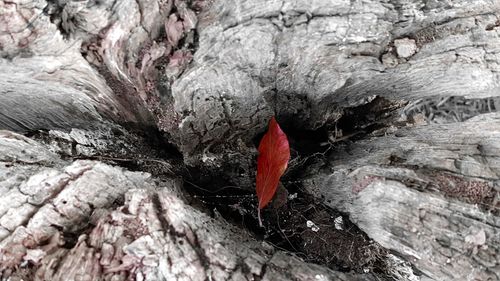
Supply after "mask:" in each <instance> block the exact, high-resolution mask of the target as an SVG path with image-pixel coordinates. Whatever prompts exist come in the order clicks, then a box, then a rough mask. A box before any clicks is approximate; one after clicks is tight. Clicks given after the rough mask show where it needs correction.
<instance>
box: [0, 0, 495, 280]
mask: <svg viewBox="0 0 500 281" xmlns="http://www.w3.org/2000/svg"><path fill="white" fill-rule="evenodd" d="M200 9H201V10H202V11H201V12H200V13H195V12H194V10H200ZM499 13H500V1H499V0H489V1H487V0H459V1H423V0H410V1H399V0H396V1H393V0H391V1H390V0H383V1H375V0H368V1H333V2H332V1H326V0H318V1H292V0H271V1H264V0H258V1H254V0H252V1H247V0H238V1H232V2H231V1H229V2H228V1H223V0H214V1H194V3H192V6H189V5H188V4H187V2H185V1H181V0H167V1H150V0H138V1H132V0H123V1H92V0H88V1H87V0H86V1H44V0H34V1H4V2H2V3H0V22H1V23H2V24H1V25H0V129H8V130H11V131H16V132H30V133H33V132H36V131H38V130H42V131H47V132H48V135H49V143H48V144H47V143H39V142H36V141H34V140H30V139H28V138H26V137H23V136H20V135H17V134H16V133H13V132H10V131H9V132H7V131H3V132H2V133H1V135H0V159H1V163H2V164H1V165H2V167H1V170H0V178H1V185H0V200H1V201H2V204H0V210H1V211H2V212H1V214H2V216H1V218H0V236H1V237H2V242H0V247H2V249H4V250H5V249H7V250H8V252H4V253H8V254H6V255H3V256H0V257H1V258H2V260H1V261H0V267H1V268H2V269H5V270H3V271H2V273H1V274H3V276H7V275H10V276H13V277H12V278H13V279H14V278H19V279H21V278H23V277H22V276H23V274H27V276H29V277H33V276H35V274H39V275H37V276H38V277H37V278H39V279H40V280H43V279H54V280H55V279H57V278H59V279H71V276H73V275H70V274H73V273H74V274H75V275H74V276H76V274H78V273H83V272H85V274H90V275H89V276H90V277H91V278H102V279H109V278H112V277H114V278H116V279H117V280H121V279H124V278H126V276H125V275H126V274H136V275H135V277H137V278H139V277H140V276H144V277H145V279H146V280H157V279H161V278H164V279H172V278H176V279H183V278H184V279H186V280H198V279H203V280H205V279H206V278H208V276H212V277H213V278H214V279H216V280H219V279H220V280H224V279H232V280H244V279H249V278H250V277H252V276H253V277H262V278H263V279H264V280H290V279H293V278H295V279H297V280H308V279H311V280H316V278H319V280H321V278H322V276H323V277H325V279H326V280H328V278H331V279H334V280H338V279H340V280H372V279H374V278H383V277H384V276H385V275H384V276H373V275H364V274H356V273H345V274H344V273H339V272H333V271H331V270H328V269H325V268H324V267H322V266H316V265H310V264H306V263H304V262H302V261H300V260H299V259H297V258H294V257H289V256H287V255H284V254H283V253H282V252H279V251H276V250H274V249H273V248H272V247H270V246H268V245H262V244H260V243H258V242H256V241H254V240H253V239H252V238H249V236H248V235H247V234H245V233H244V232H243V231H241V230H239V229H234V227H232V226H229V225H226V224H224V222H223V221H222V220H221V219H220V218H217V219H216V220H211V219H209V218H208V217H207V216H206V215H204V214H202V213H201V212H200V211H198V210H195V209H193V208H192V207H190V206H188V205H186V204H185V203H184V202H183V201H182V200H181V199H180V198H179V197H180V193H179V192H178V191H176V186H177V185H176V184H177V183H176V182H175V180H173V179H169V180H167V181H166V182H163V183H158V179H155V178H151V176H150V175H148V174H144V173H140V172H129V171H125V170H123V169H121V168H117V167H113V166H109V165H107V164H103V163H101V162H92V161H90V162H89V161H73V160H69V159H68V160H63V159H61V158H60V155H64V156H65V157H67V156H84V157H94V156H96V155H99V154H100V153H102V152H106V153H108V152H110V151H111V150H113V149H117V150H121V149H123V151H122V153H124V154H127V153H128V154H129V155H130V156H131V157H135V156H140V157H142V156H143V155H141V153H140V149H139V148H137V146H138V144H139V143H140V141H138V142H136V141H135V139H134V138H133V137H130V138H129V137H128V135H127V137H123V136H122V137H120V136H119V135H123V134H124V133H123V132H126V131H125V129H123V128H122V127H120V126H119V125H117V122H118V123H128V122H132V123H136V124H138V125H139V126H140V127H142V128H145V129H146V128H147V127H151V126H154V127H157V128H158V129H160V130H162V131H163V132H165V133H166V137H167V138H168V141H169V142H171V143H173V144H174V145H175V146H176V147H177V148H178V149H179V151H180V152H181V154H182V156H183V158H184V159H183V160H184V162H185V164H188V165H193V166H197V167H202V169H204V170H205V171H207V172H212V173H213V172H218V171H221V170H222V171H224V177H225V178H226V179H231V180H232V181H233V183H234V184H236V185H238V186H240V187H241V188H244V189H245V188H246V189H253V181H254V175H253V173H252V171H254V170H255V166H254V164H255V155H256V149H255V145H254V143H253V141H254V139H255V137H256V136H257V135H258V134H259V133H262V132H263V130H264V128H265V126H266V122H267V120H268V119H269V117H270V116H272V115H277V117H278V119H279V120H280V122H282V123H283V125H284V127H285V128H286V129H289V130H297V131H300V130H317V129H325V130H331V131H330V132H329V133H330V135H334V133H333V128H335V126H336V124H337V121H339V120H340V118H342V117H345V116H346V114H347V113H348V112H349V110H353V109H356V108H359V107H360V106H363V105H370V104H372V103H373V101H377V99H376V97H382V98H384V99H386V100H387V101H388V102H389V103H391V104H392V106H393V109H395V108H397V107H401V109H400V111H398V112H396V113H394V112H393V115H400V116H397V117H398V118H399V117H400V118H399V119H397V118H395V119H390V118H389V119H388V120H386V121H385V123H384V122H382V123H384V124H383V125H384V129H383V130H380V131H378V132H369V131H368V132H363V133H362V134H361V138H362V139H361V140H359V141H356V142H354V143H352V144H349V145H347V146H336V148H335V149H334V150H332V151H333V153H332V154H331V155H332V156H331V158H330V159H327V161H326V163H327V167H326V168H325V167H323V168H321V169H320V170H318V169H316V168H313V167H310V170H308V171H306V172H309V173H310V174H306V177H305V179H300V180H303V181H304V188H305V189H306V190H309V191H310V192H311V193H312V194H315V195H316V196H318V199H321V196H323V197H324V198H326V199H325V200H324V201H321V202H323V203H324V204H327V205H329V206H331V207H332V208H336V209H340V210H342V211H344V212H346V213H347V214H348V215H349V216H350V218H351V219H352V220H353V221H354V222H355V223H356V224H357V225H359V226H360V227H361V228H362V229H363V230H364V231H365V232H366V233H367V234H368V236H370V237H371V238H372V239H374V240H375V241H376V242H378V243H380V244H381V245H383V246H384V247H386V248H388V249H391V250H394V253H395V254H397V255H399V256H400V258H402V259H403V260H400V258H397V257H396V256H393V259H394V260H393V261H392V262H393V264H394V265H393V267H392V268H391V269H392V270H393V271H394V272H393V273H392V275H391V277H392V278H395V279H397V280H419V279H421V280H429V279H430V280H473V279H474V278H479V279H487V278H491V279H492V280H498V279H500V278H499V276H498V271H499V268H498V267H499V263H500V262H499V261H498V245H499V240H500V239H499V238H498V235H499V232H500V231H499V229H498V228H499V222H498V201H499V199H498V196H499V195H498V179H499V178H498V177H499V174H498V172H499V171H498V163H499V161H498V159H497V158H498V155H499V154H498V149H497V148H498V145H497V143H498V138H499V137H500V136H499V133H498V128H499V127H500V124H499V123H498V114H497V113H494V112H496V111H497V110H498V109H497V108H498V105H499V98H498V97H499V90H500V77H499V70H500V68H499V67H500V35H499V33H500V27H499V26H500V23H499V18H498V14H499ZM195 28H196V32H195V30H194V29H195ZM163 30H166V32H165V33H164V32H163ZM195 33H196V34H195ZM406 103H408V104H407V105H406V106H405V104H406ZM404 106H405V107H404ZM403 107H404V108H403ZM370 110H373V111H377V109H376V108H375V109H373V108H372V109H370ZM492 112H493V113H492ZM486 113H490V114H486ZM358 114H359V113H358ZM369 114H373V112H369ZM369 114H367V115H369ZM470 118H472V119H471V120H469V119H470ZM427 123H430V125H428V124H427ZM435 123H440V124H441V125H438V124H435ZM351 129H358V130H362V129H363V128H351ZM116 130H117V131H119V132H121V133H119V134H114V133H113V131H116ZM125 134H126V133H125ZM363 134H365V135H363ZM338 137H342V136H338ZM344 137H346V138H347V139H348V138H349V137H348V136H344ZM61 139H62V140H65V141H66V142H64V141H61ZM333 140H334V141H335V143H337V141H336V139H333ZM50 141H53V143H50ZM68 143H70V145H68ZM73 144H74V145H75V146H74V147H73V146H72V145H73ZM115 145H116V146H115ZM318 145H320V144H319V143H318ZM75 152H76V155H75V154H74V153H75ZM65 159H67V158H65ZM169 167H170V166H169ZM169 167H167V169H169ZM238 168H239V169H238ZM226 170H227V172H226ZM241 170H243V171H245V173H240V171H241ZM235 171H238V172H237V173H236V172H235ZM172 174H175V173H172ZM353 188H354V189H355V191H356V192H358V193H353V190H352V189H353ZM470 189H473V190H475V192H473V193H469V191H470ZM460 192H464V193H465V194H464V195H461V194H460ZM454 193H458V194H454ZM122 197H123V198H125V200H121V199H122ZM115 201H116V202H115ZM122 201H123V202H122ZM63 202H66V203H63ZM65 205H67V207H66V206H65ZM75 206H78V208H76V207H75ZM125 210H128V212H127V211H125ZM169 210H170V211H169ZM165 213H166V214H165ZM181 216H185V217H183V218H185V219H186V221H182V222H180V218H181ZM89 220H90V221H91V222H92V224H89ZM139 221H140V222H141V224H139V223H137V222H139ZM130 222H135V223H130ZM96 224H97V226H96ZM125 230H126V231H128V233H129V234H130V235H129V236H130V237H132V238H130V237H127V236H126V235H125V236H123V237H124V238H122V239H121V240H120V239H119V238H117V237H116V236H114V235H117V234H116V233H122V232H123V231H125ZM206 230H210V234H208V233H206ZM115 231H116V232H115ZM84 233H86V234H84ZM68 234H71V237H69V238H68V237H66V238H64V237H63V236H68ZM177 236H178V237H177ZM65 239H69V240H72V239H74V240H78V242H77V243H76V244H74V243H73V242H75V241H73V242H72V241H66V242H65V243H66V247H67V248H68V249H67V248H65V247H63V246H62V245H61V243H63V242H61V241H64V240H65ZM103 241H106V242H103ZM47 242H48V244H44V243H47ZM73 244H74V245H73ZM151 245H153V246H152V247H151ZM165 249H169V251H166V250H165ZM268 249H269V251H270V252H267V251H268ZM16 251H18V252H16ZM110 253H113V257H110V256H111V254H110ZM114 253H116V255H114ZM168 258H170V263H169V259H168ZM23 260H30V261H32V262H34V263H35V264H36V265H37V266H36V268H34V269H33V268H32V270H35V269H36V272H34V271H30V270H29V269H26V267H25V265H26V262H25V261H23ZM98 260H99V261H98ZM51 261H52V262H53V263H50V262H51ZM84 261H85V262H86V261H89V262H88V263H85V262H84ZM117 261H122V262H123V264H122V267H120V266H118V265H117ZM159 261H165V262H166V263H162V265H168V266H167V267H166V268H165V267H155V266H154V265H157V264H158V263H159ZM193 261H194V262H193ZM387 262H388V263H389V264H390V263H391V261H390V260H388V261H387ZM408 262H409V263H411V266H413V267H414V269H415V270H413V269H412V268H411V266H410V265H409V264H408ZM54 265H60V266H54ZM83 265H85V266H88V267H84V266H83ZM184 265H186V266H188V265H191V268H190V269H191V271H186V272H184V273H181V271H182V268H183V267H182V266H184ZM7 268H8V269H7ZM13 269H14V270H13ZM73 269H74V271H72V270H73ZM80 270H81V271H80ZM120 270H121V271H120ZM420 273H423V275H422V276H420V277H419V276H418V275H419V274H420ZM183 274H184V275H183ZM252 274H254V275H252ZM3 276H2V278H3ZM356 278H357V279H356Z"/></svg>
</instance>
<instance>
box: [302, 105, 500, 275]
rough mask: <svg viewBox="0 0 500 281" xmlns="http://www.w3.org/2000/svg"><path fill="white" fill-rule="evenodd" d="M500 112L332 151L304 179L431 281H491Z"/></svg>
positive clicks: (497, 240)
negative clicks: (326, 164)
mask: <svg viewBox="0 0 500 281" xmlns="http://www.w3.org/2000/svg"><path fill="white" fill-rule="evenodd" d="M499 121H500V114H498V113H494V114H489V115H484V116H481V117H476V118H473V119H470V120H468V121H465V122H461V123H448V124H442V125H437V124H430V125H421V126H416V127H410V128H405V129H400V130H397V131H396V132H393V133H390V134H387V135H386V136H382V137H368V138H366V139H365V140H362V141H357V142H355V143H352V144H349V145H346V146H342V147H339V148H337V149H334V150H333V151H332V153H331V156H330V162H329V168H327V169H324V170H322V171H319V172H316V173H314V174H313V175H311V177H310V178H309V179H308V180H306V181H305V182H304V187H305V188H307V189H308V190H309V191H310V192H311V193H312V194H316V195H317V196H318V197H321V198H324V202H325V203H326V204H327V205H329V206H332V207H335V208H338V209H340V210H342V211H344V212H346V213H348V214H349V216H350V218H351V219H352V220H353V221H354V222H355V223H356V224H357V225H358V226H360V227H361V228H362V229H363V230H364V231H365V232H366V233H367V234H368V235H369V236H370V237H371V238H373V239H374V240H375V241H377V242H379V243H381V244H382V245H383V246H384V247H386V248H389V249H392V250H394V251H396V252H398V253H400V254H401V255H403V256H406V257H407V258H408V259H409V260H410V261H411V262H412V263H413V264H414V266H415V267H416V268H417V269H418V270H419V271H422V272H423V273H424V274H425V276H426V277H427V278H429V279H431V280H458V279H467V280H474V279H476V280H488V279H491V280H497V279H499V278H500V276H499V275H498V273H499V272H500V263H499V262H498V256H499V251H500V248H499V245H500V218H499V214H500V213H499V212H500V188H499V185H498V179H499V173H500V165H499V164H500V150H499V148H500V146H499V145H498V140H499V139H500V122H499Z"/></svg>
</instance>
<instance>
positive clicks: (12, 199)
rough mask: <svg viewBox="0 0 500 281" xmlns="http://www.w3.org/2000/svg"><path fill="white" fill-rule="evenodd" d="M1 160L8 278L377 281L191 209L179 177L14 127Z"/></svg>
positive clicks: (1, 237) (1, 255)
mask: <svg viewBox="0 0 500 281" xmlns="http://www.w3.org/2000/svg"><path fill="white" fill-rule="evenodd" d="M0 165H2V169H1V171H2V172H1V174H0V186H1V189H0V206H1V207H0V278H2V280H20V279H24V280H26V279H28V280H77V279H78V280H80V279H82V278H83V279H88V280H129V279H134V280H137V279H140V280H207V278H208V279H212V280H251V279H255V278H259V279H260V280H375V279H373V278H374V277H372V276H370V275H356V274H349V273H340V272H334V271H331V270H329V269H327V268H325V267H322V266H318V265H312V264H306V263H304V262H302V261H301V260H300V259H298V258H296V257H293V256H290V255H288V254H286V253H284V252H281V251H277V250H275V249H274V248H273V247H272V245H270V244H267V243H266V242H258V241H256V240H254V239H253V238H251V237H250V236H249V235H248V234H247V233H245V232H243V231H241V230H240V229H237V228H235V227H234V226H231V225H230V224H228V223H226V222H224V220H223V219H221V218H216V219H213V218H210V217H209V216H207V215H205V214H203V213H201V212H200V211H198V210H196V209H194V208H192V207H190V206H188V205H186V204H185V203H184V201H183V200H182V199H180V197H179V195H180V194H181V193H180V191H179V181H176V180H173V179H170V180H163V181H158V180H154V179H153V178H151V176H150V175H149V174H147V173H140V172H128V171H125V170H123V169H120V168H116V167H112V166H109V165H106V164H103V163H100V162H96V161H75V162H73V163H71V162H66V161H63V160H61V159H59V158H58V156H57V155H55V154H53V153H51V152H50V151H48V150H47V149H46V148H45V147H44V146H43V145H41V144H39V143H36V142H34V141H32V140H29V139H27V138H25V137H23V136H20V135H17V134H15V133H11V132H7V131H3V132H2V133H1V135H0ZM20 175H22V176H20ZM9 278H10V279H9Z"/></svg>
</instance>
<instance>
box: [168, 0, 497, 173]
mask: <svg viewBox="0 0 500 281" xmlns="http://www.w3.org/2000/svg"><path fill="white" fill-rule="evenodd" d="M499 11H500V1H497V0H495V1H483V0H480V1H476V0H461V1H453V3H451V2H443V1H335V2H331V1H326V0H325V1H321V0H319V1H306V2H297V1H287V0H273V1H243V0H242V1H234V2H230V3H228V2H226V1H214V3H213V4H212V5H211V6H210V7H209V8H208V9H206V10H205V11H204V12H202V13H201V14H200V20H199V27H198V32H199V47H198V50H197V52H196V53H195V54H194V57H193V62H192V64H191V65H190V67H189V70H188V71H186V72H185V73H184V74H183V75H182V76H181V77H180V78H179V79H178V80H177V81H176V82H175V83H174V84H173V86H172V96H173V99H174V103H175V111H176V112H178V113H179V114H181V115H182V118H181V120H180V123H179V130H178V132H175V131H172V130H169V131H170V132H172V135H173V137H174V141H175V142H176V143H177V144H178V145H179V147H180V149H181V151H182V152H183V153H184V154H185V157H186V160H188V161H190V162H192V163H193V164H199V163H200V162H202V163H203V165H214V166H217V165H223V163H227V162H228V161H229V162H230V161H231V159H228V158H227V157H225V155H226V154H227V153H228V151H232V152H233V153H235V154H236V155H240V154H243V155H247V154H251V151H252V148H253V144H252V140H253V138H254V137H255V136H256V135H257V134H258V133H260V132H262V130H263V128H264V127H265V125H266V123H267V122H266V121H267V120H268V118H269V117H270V116H271V115H273V114H274V115H277V117H278V121H280V122H282V123H283V124H284V126H285V128H290V129H292V130H297V129H301V130H314V129H316V128H319V127H321V126H324V125H326V126H330V127H332V126H333V125H334V123H335V121H337V120H338V119H339V118H340V117H341V116H342V114H343V109H344V108H346V107H353V106H357V105H360V104H364V103H366V102H368V101H370V100H371V99H373V97H374V96H382V97H386V98H388V99H390V100H391V101H395V102H399V101H413V100H417V99H420V98H424V97H433V96H450V95H454V96H466V97H469V98H479V97H490V96H496V95H498V92H499V90H500V82H499V81H500V79H499V74H498V71H499V65H500V64H499V62H500V55H499V50H500V36H499V32H500V31H499V30H500V29H499V28H498V25H497V23H498V16H497V15H498V12H499ZM395 40H400V41H397V42H415V44H416V46H415V50H414V51H416V53H415V54H413V56H411V57H407V55H408V54H409V53H408V54H403V57H404V58H401V60H400V59H398V58H397V54H398V52H399V53H400V57H401V49H400V50H399V51H397V50H396V49H395V48H397V47H398V44H397V43H395ZM401 40H403V41H401ZM395 45H396V46H395ZM400 47H401V46H400ZM412 52H413V51H412ZM391 56H392V57H393V58H391ZM382 57H384V58H385V59H383V60H381V58H382ZM384 61H386V62H389V65H386V64H384ZM221 135H222V136H223V137H222V138H221ZM238 153H240V154H238ZM244 160H246V158H245V156H239V157H238V162H239V165H242V167H243V168H246V167H247V165H248V164H247V162H245V161H244ZM247 161H248V160H247ZM234 165H238V164H236V163H234Z"/></svg>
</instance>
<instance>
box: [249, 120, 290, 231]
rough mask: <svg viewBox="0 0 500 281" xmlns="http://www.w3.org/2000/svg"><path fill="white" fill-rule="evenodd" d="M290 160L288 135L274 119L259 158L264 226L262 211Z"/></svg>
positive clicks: (258, 195) (259, 194) (257, 184)
mask: <svg viewBox="0 0 500 281" xmlns="http://www.w3.org/2000/svg"><path fill="white" fill-rule="evenodd" d="M288 160H290V146H289V144H288V138H287V137H286V134H285V133H284V132H283V131H282V130H281V128H280V126H279V125H278V122H276V119H275V118H274V117H272V118H271V120H270V121H269V129H268V130H267V133H266V134H265V135H264V137H263V138H262V140H261V141H260V144H259V156H258V158H257V183H256V189H257V197H258V199H259V206H258V208H257V213H258V217H259V224H260V226H262V220H261V218H260V210H261V209H262V208H264V207H265V206H266V205H267V204H268V203H269V202H270V201H271V199H273V196H274V194H275V193H276V189H277V187H278V183H279V180H280V177H281V176H282V175H283V173H284V172H285V170H286V168H287V166H288Z"/></svg>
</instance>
